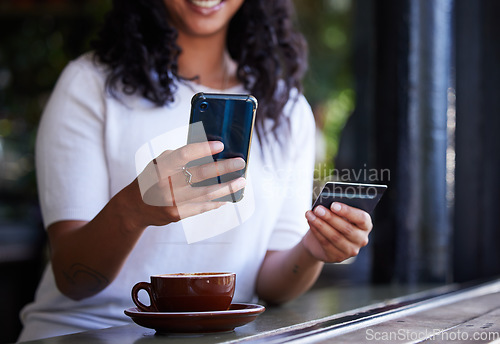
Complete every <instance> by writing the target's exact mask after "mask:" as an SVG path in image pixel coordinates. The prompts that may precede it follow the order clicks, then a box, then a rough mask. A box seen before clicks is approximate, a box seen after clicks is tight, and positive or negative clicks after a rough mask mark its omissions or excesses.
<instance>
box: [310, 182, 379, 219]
mask: <svg viewBox="0 0 500 344" xmlns="http://www.w3.org/2000/svg"><path fill="white" fill-rule="evenodd" d="M386 189H387V185H381V184H359V183H341V182H328V183H326V184H325V186H324V187H323V190H321V193H320V194H319V196H318V198H317V199H316V201H315V202H314V205H313V207H312V209H314V208H316V206H318V205H322V206H324V207H325V208H327V209H330V206H331V205H332V203H333V202H340V203H344V204H347V205H349V206H351V207H354V208H358V209H361V210H364V211H366V212H367V213H371V212H373V210H374V209H375V206H376V205H377V203H378V202H379V201H380V198H382V195H383V194H384V192H385V190H386Z"/></svg>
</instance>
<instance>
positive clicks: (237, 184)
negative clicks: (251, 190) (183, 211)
mask: <svg viewBox="0 0 500 344" xmlns="http://www.w3.org/2000/svg"><path fill="white" fill-rule="evenodd" d="M245 185H246V179H245V178H243V177H241V178H237V179H234V180H231V181H229V182H226V183H222V184H216V185H210V186H203V187H195V188H190V189H191V190H190V196H191V197H189V198H188V199H186V201H184V203H187V202H189V203H191V202H194V203H201V202H209V201H212V200H214V199H217V198H220V197H224V196H227V195H229V194H231V193H235V192H237V191H239V190H241V189H243V188H244V187H245Z"/></svg>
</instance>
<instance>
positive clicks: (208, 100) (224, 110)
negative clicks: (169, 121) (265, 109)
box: [186, 93, 257, 202]
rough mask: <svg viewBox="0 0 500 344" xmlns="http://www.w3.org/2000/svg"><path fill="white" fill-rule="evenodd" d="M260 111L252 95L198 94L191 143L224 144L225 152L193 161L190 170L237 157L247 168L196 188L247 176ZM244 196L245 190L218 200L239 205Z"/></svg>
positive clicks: (189, 133)
mask: <svg viewBox="0 0 500 344" xmlns="http://www.w3.org/2000/svg"><path fill="white" fill-rule="evenodd" d="M256 111H257V99H255V97H254V96H252V95H248V94H221V93H197V94H195V95H194V96H193V98H192V99H191V117H190V120H189V124H190V125H189V131H188V143H195V142H203V141H205V140H207V141H222V142H223V143H224V150H223V151H222V152H220V153H217V154H215V155H213V156H212V157H207V158H202V159H198V160H195V161H192V162H190V163H189V164H187V165H186V167H188V168H189V167H192V166H198V165H203V164H206V163H210V162H212V161H220V160H225V159H230V158H236V157H240V158H242V159H243V160H245V162H246V165H245V168H244V169H242V170H240V171H236V172H231V173H227V174H224V175H222V176H218V177H216V178H210V179H207V180H204V181H202V182H199V183H194V184H193V185H192V186H207V185H213V184H221V183H225V182H227V181H230V180H233V179H236V178H239V177H242V176H243V177H245V176H246V171H247V166H248V162H249V161H248V158H249V154H250V146H251V143H252V134H253V128H254V124H255V114H256ZM243 194H244V189H242V190H238V191H236V192H234V193H232V194H229V195H227V196H224V197H221V198H218V199H216V200H214V201H222V202H238V201H240V200H241V199H242V198H243Z"/></svg>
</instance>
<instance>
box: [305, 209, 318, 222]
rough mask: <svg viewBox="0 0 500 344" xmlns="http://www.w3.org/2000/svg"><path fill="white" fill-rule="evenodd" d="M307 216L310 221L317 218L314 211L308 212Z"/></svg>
mask: <svg viewBox="0 0 500 344" xmlns="http://www.w3.org/2000/svg"><path fill="white" fill-rule="evenodd" d="M306 218H307V219H308V220H309V221H314V220H316V216H314V214H313V212H312V211H308V212H307V213H306Z"/></svg>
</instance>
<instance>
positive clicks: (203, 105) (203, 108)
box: [200, 102, 208, 111]
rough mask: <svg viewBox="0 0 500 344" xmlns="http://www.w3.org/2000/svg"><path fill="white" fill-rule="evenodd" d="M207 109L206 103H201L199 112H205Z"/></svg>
mask: <svg viewBox="0 0 500 344" xmlns="http://www.w3.org/2000/svg"><path fill="white" fill-rule="evenodd" d="M207 108H208V103H207V102H203V103H201V104H200V110H201V111H205V110H206V109H207Z"/></svg>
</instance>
